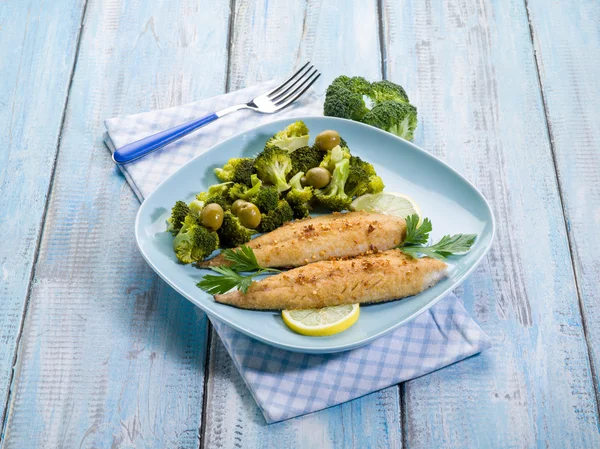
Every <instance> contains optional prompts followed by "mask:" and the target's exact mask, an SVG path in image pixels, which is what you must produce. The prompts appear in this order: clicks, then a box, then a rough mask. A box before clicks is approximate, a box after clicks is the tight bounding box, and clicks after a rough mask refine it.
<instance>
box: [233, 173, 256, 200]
mask: <svg viewBox="0 0 600 449" xmlns="http://www.w3.org/2000/svg"><path fill="white" fill-rule="evenodd" d="M250 178H251V180H250V184H251V185H252V187H250V188H248V186H246V185H245V184H234V185H233V187H232V188H231V189H229V197H230V198H231V199H232V200H233V201H235V200H237V199H238V198H241V199H243V200H246V201H250V199H251V198H252V197H254V196H255V195H256V194H257V193H258V191H259V190H260V188H261V186H262V181H261V180H260V179H258V176H256V175H252V176H251V177H250Z"/></svg>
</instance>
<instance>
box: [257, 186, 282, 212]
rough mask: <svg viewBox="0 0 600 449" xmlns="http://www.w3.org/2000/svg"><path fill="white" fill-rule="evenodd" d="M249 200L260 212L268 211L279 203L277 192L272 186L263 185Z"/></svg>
mask: <svg viewBox="0 0 600 449" xmlns="http://www.w3.org/2000/svg"><path fill="white" fill-rule="evenodd" d="M250 201H251V202H252V203H254V204H255V205H256V207H258V208H259V209H260V211H261V212H270V211H272V210H273V209H275V208H276V207H277V204H279V192H278V191H277V189H276V188H275V187H274V186H263V187H262V188H261V189H260V190H259V191H258V193H257V194H256V196H254V197H253V198H252V199H251V200H250Z"/></svg>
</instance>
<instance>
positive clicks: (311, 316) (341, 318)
mask: <svg viewBox="0 0 600 449" xmlns="http://www.w3.org/2000/svg"><path fill="white" fill-rule="evenodd" d="M358 315H360V307H359V306H358V304H345V305H342V306H332V307H323V308H322V309H302V310H284V311H282V312H281V317H282V318H283V322H284V323H285V324H286V325H287V327H289V328H290V329H292V330H293V331H296V332H298V333H299V334H302V335H309V336H311V337H326V336H328V335H335V334H338V333H340V332H343V331H345V330H346V329H348V328H349V327H350V326H352V325H353V324H354V323H356V320H358Z"/></svg>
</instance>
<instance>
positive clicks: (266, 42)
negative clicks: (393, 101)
mask: <svg viewBox="0 0 600 449" xmlns="http://www.w3.org/2000/svg"><path fill="white" fill-rule="evenodd" d="M317 6H318V5H316V4H314V3H313V2H308V4H306V3H304V2H301V1H294V2H267V1H260V0H258V1H251V2H236V10H235V15H234V19H233V22H234V30H235V33H234V35H233V41H232V54H231V65H230V71H229V76H230V81H231V82H230V85H231V88H232V89H237V88H241V87H244V86H247V85H250V84H252V83H255V82H258V81H265V80H268V79H272V78H275V77H283V76H285V75H286V74H287V73H288V72H289V71H290V70H291V68H292V67H293V66H294V65H298V64H300V63H302V62H303V61H305V60H311V61H312V62H313V63H314V64H315V65H316V66H317V67H318V68H319V69H320V70H321V71H322V72H323V76H322V78H323V79H322V80H320V81H319V82H318V85H317V86H316V89H317V92H319V93H324V90H325V89H326V87H327V85H328V84H329V82H331V80H332V79H333V78H334V77H336V76H338V75H340V74H356V75H364V76H366V77H368V78H373V79H379V78H380V76H381V64H380V60H379V55H380V49H379V34H378V17H377V7H376V2H375V1H368V2H352V3H349V2H344V1H342V0H338V1H332V2H323V3H321V4H320V10H319V8H317ZM357 30H360V32H357ZM211 340H212V344H211V357H210V362H209V370H208V384H207V388H206V395H207V397H206V410H205V415H206V416H205V422H204V429H205V432H204V436H203V447H205V448H221V447H222V448H229V447H243V448H246V447H289V448H297V447H306V448H314V447H319V448H328V447H336V448H338V447H360V448H367V447H401V445H402V442H401V441H402V437H401V425H400V414H399V396H398V388H397V387H392V388H388V389H386V390H383V391H381V392H378V393H374V394H371V395H369V396H366V397H364V398H361V399H358V400H355V401H352V402H349V403H346V404H344V405H341V406H337V407H333V408H330V409H327V410H324V411H321V412H317V413H315V414H312V415H308V416H304V417H300V418H295V419H291V420H288V421H284V422H281V423H277V424H272V425H269V426H267V425H266V424H265V421H264V418H263V417H262V415H261V413H260V411H259V410H258V407H257V406H256V404H255V402H254V401H253V399H252V398H251V396H250V393H249V391H248V389H247V387H246V386H245V384H244V383H243V380H242V379H241V377H240V376H239V374H238V373H237V372H236V369H235V367H233V365H232V362H231V360H230V357H229V355H228V354H227V352H226V350H225V349H224V347H223V345H222V344H221V342H220V341H219V338H218V336H217V335H216V334H214V332H213V335H212V339H211Z"/></svg>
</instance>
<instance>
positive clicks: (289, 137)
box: [265, 121, 309, 153]
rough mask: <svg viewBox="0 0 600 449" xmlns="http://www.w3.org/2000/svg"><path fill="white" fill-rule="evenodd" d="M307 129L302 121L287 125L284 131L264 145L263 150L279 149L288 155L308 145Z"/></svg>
mask: <svg viewBox="0 0 600 449" xmlns="http://www.w3.org/2000/svg"><path fill="white" fill-rule="evenodd" d="M308 132H309V131H308V127H307V126H306V125H305V124H304V122H302V121H297V122H294V123H291V124H290V125H288V126H287V127H286V128H285V129H284V130H282V131H279V132H278V133H277V134H275V135H274V136H273V137H271V138H270V139H269V140H267V143H266V144H265V148H279V149H281V150H285V151H287V152H288V153H291V152H292V151H295V150H297V149H298V148H302V147H305V146H307V145H308V139H309V134H308Z"/></svg>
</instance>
